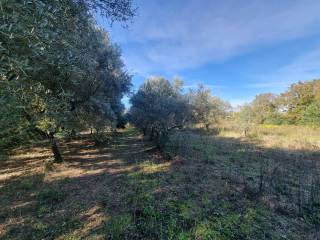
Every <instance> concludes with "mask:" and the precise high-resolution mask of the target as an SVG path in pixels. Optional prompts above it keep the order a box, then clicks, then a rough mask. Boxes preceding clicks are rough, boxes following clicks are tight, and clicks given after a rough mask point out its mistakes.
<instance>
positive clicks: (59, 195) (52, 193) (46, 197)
mask: <svg viewBox="0 0 320 240" xmlns="http://www.w3.org/2000/svg"><path fill="white" fill-rule="evenodd" d="M65 197H66V194H65V192H63V191H61V190H57V189H54V188H49V189H45V190H43V191H41V192H39V193H38V201H39V202H40V203H41V204H56V203H59V202H62V201H63V200H64V199H65Z"/></svg>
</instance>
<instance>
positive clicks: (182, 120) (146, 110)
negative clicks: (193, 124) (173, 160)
mask: <svg viewBox="0 0 320 240" xmlns="http://www.w3.org/2000/svg"><path fill="white" fill-rule="evenodd" d="M178 85H179V84H174V85H171V84H170V82H169V81H168V80H166V79H164V78H162V77H159V78H158V77H154V78H150V79H148V80H147V81H146V82H145V83H144V84H143V85H142V86H141V87H140V89H139V90H138V92H137V93H136V94H134V95H133V96H132V98H131V100H130V101H131V104H132V107H131V109H130V112H129V119H130V121H131V122H132V123H133V124H134V125H135V126H136V127H137V128H138V129H139V130H141V131H142V132H143V133H144V134H145V135H149V136H150V138H151V140H153V141H155V143H156V145H157V146H158V147H159V148H162V147H163V145H164V143H165V142H166V139H167V137H168V134H169V132H170V131H172V130H173V129H176V128H182V127H184V126H185V125H186V124H187V123H188V122H189V120H190V117H191V114H190V107H189V105H188V103H187V101H186V99H185V97H184V96H183V95H182V94H181V86H179V87H178Z"/></svg>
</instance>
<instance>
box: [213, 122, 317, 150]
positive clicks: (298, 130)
mask: <svg viewBox="0 0 320 240" xmlns="http://www.w3.org/2000/svg"><path fill="white" fill-rule="evenodd" d="M217 127H218V128H219V129H221V131H220V132H219V136H221V137H233V138H238V139H240V138H243V135H242V133H241V132H240V131H239V130H237V124H236V123H233V122H226V123H222V124H220V125H219V126H217ZM248 137H249V138H251V139H252V140H255V141H256V142H257V141H259V143H260V144H261V146H264V147H267V148H275V147H276V148H281V149H287V150H306V151H319V150H320V128H315V127H308V126H294V125H256V126H253V127H251V129H250V131H249V134H248Z"/></svg>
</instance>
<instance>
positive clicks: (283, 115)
mask: <svg viewBox="0 0 320 240" xmlns="http://www.w3.org/2000/svg"><path fill="white" fill-rule="evenodd" d="M319 110H320V80H313V81H308V82H299V83H296V84H292V85H291V86H290V87H289V89H288V90H287V91H286V92H284V93H282V94H281V95H279V96H277V95H274V94H271V93H265V94H260V95H257V96H256V97H255V99H254V100H253V101H252V102H251V103H250V104H248V105H247V106H244V107H242V109H240V112H239V113H236V117H237V120H238V121H239V123H240V124H242V123H243V122H246V123H247V125H250V124H285V123H289V124H306V125H312V126H319V124H320V115H319V112H320V111H319ZM241 116H242V117H241Z"/></svg>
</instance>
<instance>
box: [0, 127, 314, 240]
mask: <svg viewBox="0 0 320 240" xmlns="http://www.w3.org/2000/svg"><path fill="white" fill-rule="evenodd" d="M177 141H180V142H177ZM172 144H173V147H175V148H176V153H178V155H179V156H180V157H175V158H174V159H172V160H170V161H167V160H165V159H163V158H162V157H161V155H160V154H159V153H158V152H156V151H150V149H153V148H152V145H150V143H148V142H145V141H143V140H142V139H141V138H140V137H139V136H138V134H137V133H136V132H123V133H118V134H117V135H116V136H115V138H114V140H113V141H111V142H110V143H109V144H108V145H106V146H99V147H97V146H95V145H94V143H92V142H91V141H89V140H87V138H86V137H84V138H82V139H78V140H75V141H73V142H72V141H71V142H69V143H65V144H63V145H62V146H61V147H62V150H63V152H64V157H65V163H63V164H61V165H55V166H54V170H53V171H51V172H39V171H37V172H32V171H31V172H30V171H29V173H28V174H25V175H22V176H19V177H12V178H8V179H6V180H4V181H2V182H1V188H0V195H1V199H0V237H1V238H2V239H68V238H69V239H170V238H171V239H179V238H180V239H197V238H198V239H215V238H222V239H249V238H251V239H258V238H260V239H263V237H264V238H265V239H275V237H276V236H281V234H284V235H285V234H286V235H287V236H289V237H291V239H301V237H305V238H306V239H307V237H310V239H312V238H311V235H310V231H311V229H312V227H313V225H312V224H309V223H308V222H307V221H306V220H305V219H301V218H300V217H299V216H298V215H296V214H295V213H290V212H289V214H288V212H286V213H283V214H280V213H279V212H277V210H276V209H275V208H273V207H272V206H269V205H268V204H266V203H265V202H263V201H262V200H261V199H262V195H260V196H258V195H252V192H250V191H248V190H247V189H246V188H248V187H251V188H252V189H253V191H255V190H256V189H258V187H259V184H258V183H259V170H260V166H261V165H260V164H259V161H260V160H261V159H263V160H268V161H269V160H270V161H271V163H273V165H274V166H276V164H280V163H278V162H281V164H286V165H283V166H282V165H281V169H283V167H284V166H289V165H290V161H292V158H293V156H294V158H295V162H297V161H298V160H299V159H300V160H303V161H306V162H308V160H312V161H311V162H312V163H313V162H314V161H313V160H314V159H319V158H318V156H319V152H316V151H315V152H308V153H306V152H304V153H302V152H297V151H294V152H290V151H284V150H280V149H263V148H261V147H259V146H257V145H253V143H251V142H243V141H239V140H238V139H230V138H218V137H210V136H205V137H203V136H200V135H197V134H195V133H192V135H190V136H189V135H183V136H182V137H181V139H179V138H178V139H176V141H174V142H172ZM175 144H176V145H175ZM306 156H308V157H306ZM310 157H311V158H312V159H310ZM21 159H22V160H21V163H22V164H23V163H24V161H23V158H21ZM17 161H19V160H17ZM282 162H283V163H282ZM39 164H40V162H39ZM271 165H272V164H271ZM291 165H292V164H291ZM306 166H307V167H308V168H306V169H309V165H308V164H307V165H306ZM312 166H313V165H312ZM269 167H270V166H269ZM296 167H299V165H297V166H296ZM6 168H7V166H6ZM21 168H24V166H23V165H22V166H21ZM299 168H301V167H299ZM270 169H272V168H270ZM285 169H286V170H288V169H289V170H290V171H289V172H292V171H295V170H296V168H292V170H291V168H289V167H287V168H285ZM268 170H269V168H266V171H268ZM278 174H280V172H278ZM281 174H282V175H284V176H288V175H287V174H288V172H285V171H284V170H283V172H281ZM281 174H280V175H281ZM279 179H280V180H279V184H280V185H279V186H282V185H285V184H283V183H286V182H285V181H284V178H279ZM245 181H248V183H246V182H245ZM281 181H282V183H281ZM283 181H284V182H283ZM307 183H308V181H306V184H307ZM277 184H278V183H277ZM281 184H282V185H281ZM286 184H288V183H286ZM265 187H266V188H267V187H268V186H267V185H266V186H265ZM281 191H282V192H281ZM281 191H280V192H279V195H280V196H282V197H283V196H285V197H287V196H286V194H287V193H286V191H287V189H284V190H283V189H282V190H281ZM268 194H269V195H271V194H274V193H273V192H270V193H269V192H268ZM252 196H254V197H252ZM270 201H271V200H270ZM276 201H279V198H278V199H276ZM261 229H262V230H261ZM312 236H314V235H312ZM278 239H281V238H278ZM313 239H314V238H313Z"/></svg>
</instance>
